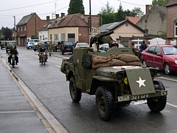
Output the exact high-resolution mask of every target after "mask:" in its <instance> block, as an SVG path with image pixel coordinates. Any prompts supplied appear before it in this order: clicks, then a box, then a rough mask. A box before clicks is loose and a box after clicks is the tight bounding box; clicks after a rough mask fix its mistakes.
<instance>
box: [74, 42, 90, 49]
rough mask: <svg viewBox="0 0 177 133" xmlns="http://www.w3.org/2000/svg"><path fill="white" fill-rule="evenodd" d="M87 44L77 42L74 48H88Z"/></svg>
mask: <svg viewBox="0 0 177 133" xmlns="http://www.w3.org/2000/svg"><path fill="white" fill-rule="evenodd" d="M88 47H89V44H88V43H85V42H81V43H77V44H76V46H75V48H88Z"/></svg>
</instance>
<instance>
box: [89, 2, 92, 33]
mask: <svg viewBox="0 0 177 133" xmlns="http://www.w3.org/2000/svg"><path fill="white" fill-rule="evenodd" d="M89 9H90V12H89V20H90V22H89V24H90V31H89V32H90V33H89V34H90V35H92V14H91V0H89Z"/></svg>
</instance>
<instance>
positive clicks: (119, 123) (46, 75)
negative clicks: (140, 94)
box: [0, 48, 177, 133]
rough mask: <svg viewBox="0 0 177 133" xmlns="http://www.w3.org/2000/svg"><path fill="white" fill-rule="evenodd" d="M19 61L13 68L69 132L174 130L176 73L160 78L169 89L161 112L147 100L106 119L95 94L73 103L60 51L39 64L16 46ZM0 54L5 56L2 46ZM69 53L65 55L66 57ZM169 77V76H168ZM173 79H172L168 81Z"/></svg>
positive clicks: (32, 54) (31, 53) (164, 132)
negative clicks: (153, 109) (156, 110)
mask: <svg viewBox="0 0 177 133" xmlns="http://www.w3.org/2000/svg"><path fill="white" fill-rule="evenodd" d="M18 51H19V53H20V55H19V65H17V66H15V68H13V69H12V70H13V71H14V72H15V73H16V74H17V75H18V76H19V77H20V78H21V79H22V80H23V82H24V83H25V84H26V85H27V86H28V88H29V89H30V90H31V91H32V92H33V93H34V94H35V95H36V96H37V98H38V99H39V100H40V101H41V102H42V103H43V104H44V106H45V107H46V108H47V109H48V110H49V111H50V112H51V113H52V114H53V115H54V116H55V118H56V119H57V120H58V121H59V122H60V123H61V124H62V125H63V126H64V127H65V128H66V130H67V131H68V132H71V133H96V132H98V133H147V132H148V133H176V132H177V126H176V125H177V124H176V123H177V113H176V112H177V85H176V77H177V76H176V75H173V76H170V77H165V78H166V79H160V78H158V79H157V80H160V81H161V82H162V83H163V84H164V85H165V87H166V89H167V90H168V97H167V105H166V108H165V109H164V110H163V111H162V112H161V113H152V112H151V111H150V110H149V108H148V106H147V105H146V104H140V105H134V104H133V103H131V104H130V105H129V106H126V107H120V108H118V109H117V110H116V113H115V115H114V117H113V118H112V119H111V121H109V122H105V121H103V120H101V119H100V118H99V115H98V111H97V107H96V103H95V96H91V95H88V94H82V99H81V101H80V103H73V102H72V100H71V98H70V95H69V82H67V81H66V80H65V75H64V74H63V73H61V72H60V65H61V59H62V58H61V57H62V55H61V53H60V52H58V53H55V54H53V53H52V56H51V57H49V59H48V62H47V63H46V65H41V64H39V61H38V56H37V52H34V51H33V50H27V49H25V48H18ZM0 53H1V56H2V57H3V58H6V54H5V50H4V51H3V50H1V52H0ZM69 56H71V55H64V57H69ZM167 79H168V80H167ZM169 79H173V80H174V81H170V80H169Z"/></svg>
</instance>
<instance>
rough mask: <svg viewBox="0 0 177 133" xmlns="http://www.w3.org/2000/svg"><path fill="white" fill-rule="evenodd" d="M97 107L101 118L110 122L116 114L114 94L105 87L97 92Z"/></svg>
mask: <svg viewBox="0 0 177 133" xmlns="http://www.w3.org/2000/svg"><path fill="white" fill-rule="evenodd" d="M96 105H97V108H98V111H99V115H100V118H101V119H102V120H104V121H109V120H110V119H111V117H112V116H113V114H114V111H115V109H114V98H113V95H112V93H111V92H110V91H109V90H108V89H107V88H105V87H103V86H100V87H98V89H97V91H96Z"/></svg>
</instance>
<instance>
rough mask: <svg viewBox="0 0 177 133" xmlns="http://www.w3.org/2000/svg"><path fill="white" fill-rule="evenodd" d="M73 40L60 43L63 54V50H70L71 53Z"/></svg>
mask: <svg viewBox="0 0 177 133" xmlns="http://www.w3.org/2000/svg"><path fill="white" fill-rule="evenodd" d="M73 47H74V45H73V42H70V41H63V42H62V43H61V44H60V51H61V52H62V54H64V53H65V52H72V53H73Z"/></svg>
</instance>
